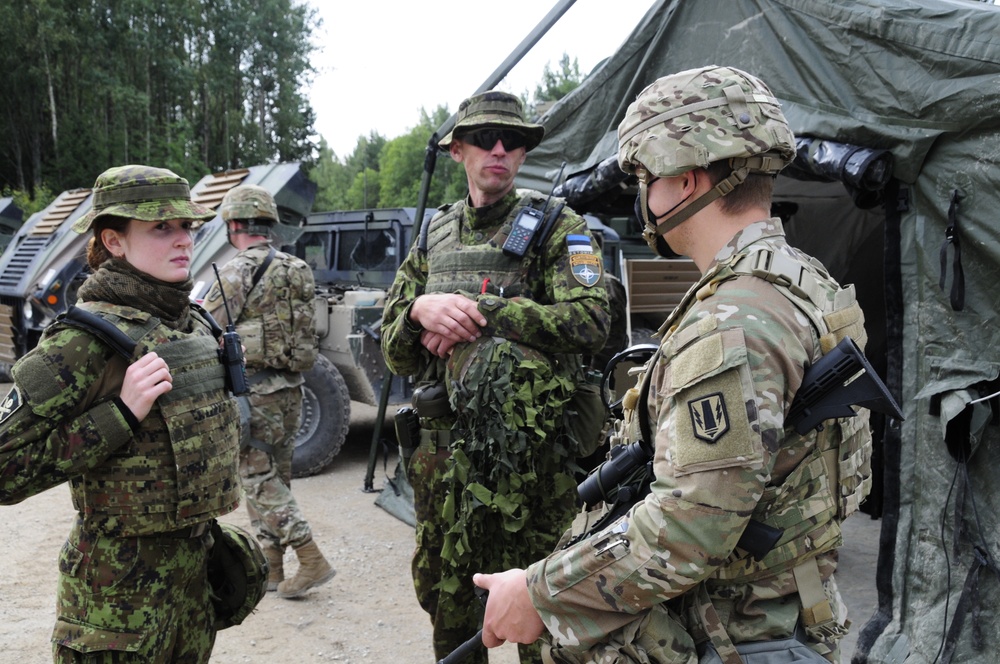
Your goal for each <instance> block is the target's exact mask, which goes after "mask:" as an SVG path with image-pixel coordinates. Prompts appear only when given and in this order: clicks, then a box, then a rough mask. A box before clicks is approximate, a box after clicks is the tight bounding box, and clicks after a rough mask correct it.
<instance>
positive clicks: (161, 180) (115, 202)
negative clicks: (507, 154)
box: [73, 165, 215, 233]
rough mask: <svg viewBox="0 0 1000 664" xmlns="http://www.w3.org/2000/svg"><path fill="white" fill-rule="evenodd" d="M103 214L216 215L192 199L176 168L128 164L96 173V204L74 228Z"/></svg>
mask: <svg viewBox="0 0 1000 664" xmlns="http://www.w3.org/2000/svg"><path fill="white" fill-rule="evenodd" d="M104 215H108V216H113V217H123V218H125V219H138V220H139V221H167V220H170V219H191V220H194V221H198V222H203V221H207V220H209V219H211V218H212V217H214V216H215V212H214V211H212V210H211V209H209V208H207V207H205V206H203V205H199V204H198V203H195V202H194V201H192V200H191V188H190V187H188V181H187V180H185V179H184V178H182V177H181V176H179V175H177V174H176V173H174V172H173V171H169V170H167V169H165V168H154V167H152V166H139V165H129V166H115V167H114V168H109V169H108V170H106V171H104V172H103V173H101V174H100V175H98V176H97V181H96V182H95V183H94V202H93V206H92V207H91V209H90V212H88V213H87V214H85V215H83V216H82V217H80V218H79V219H77V220H76V222H74V223H73V230H74V231H76V232H77V233H85V232H87V230H88V229H90V227H91V225H92V224H93V223H94V221H95V220H96V219H97V218H99V217H101V216H104Z"/></svg>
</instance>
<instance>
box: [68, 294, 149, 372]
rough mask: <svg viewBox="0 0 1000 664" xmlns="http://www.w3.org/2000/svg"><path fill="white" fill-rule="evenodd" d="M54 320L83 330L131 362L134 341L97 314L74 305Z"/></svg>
mask: <svg viewBox="0 0 1000 664" xmlns="http://www.w3.org/2000/svg"><path fill="white" fill-rule="evenodd" d="M56 320H57V321H59V322H61V323H63V324H64V325H68V326H70V327H75V328H77V329H81V330H85V331H87V332H89V333H91V334H93V335H94V336H95V337H97V338H98V339H100V340H101V341H103V342H104V343H106V344H107V345H108V346H110V347H111V348H112V349H113V350H114V351H115V352H116V353H118V354H119V355H121V356H122V357H124V358H125V359H126V360H129V361H131V359H132V353H134V352H135V341H133V340H132V338H131V337H130V336H128V335H127V334H125V333H124V332H122V331H121V330H119V329H118V328H117V327H115V326H114V325H113V324H112V323H110V322H108V321H106V320H104V319H103V318H101V317H100V316H98V315H97V314H93V313H91V312H89V311H84V310H83V309H80V308H79V307H77V306H75V305H70V307H69V309H67V310H66V311H65V312H63V313H61V314H59V316H57V317H56Z"/></svg>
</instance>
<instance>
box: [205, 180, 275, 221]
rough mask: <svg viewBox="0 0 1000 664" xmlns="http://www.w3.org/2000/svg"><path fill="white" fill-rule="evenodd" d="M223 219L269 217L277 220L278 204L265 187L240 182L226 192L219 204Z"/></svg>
mask: <svg viewBox="0 0 1000 664" xmlns="http://www.w3.org/2000/svg"><path fill="white" fill-rule="evenodd" d="M219 214H221V215H222V219H223V221H230V220H231V219H240V220H243V219H270V220H271V221H278V206H277V205H275V203H274V196H272V195H271V192H269V191H268V190H267V189H264V188H263V187H258V186H257V185H255V184H241V185H240V186H238V187H233V188H232V189H230V190H229V191H227V192H226V195H225V196H224V197H223V199H222V203H220V204H219Z"/></svg>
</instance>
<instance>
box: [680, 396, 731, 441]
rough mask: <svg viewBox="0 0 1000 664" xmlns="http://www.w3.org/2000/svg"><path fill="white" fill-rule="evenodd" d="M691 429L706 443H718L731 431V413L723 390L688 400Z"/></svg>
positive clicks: (695, 435)
mask: <svg viewBox="0 0 1000 664" xmlns="http://www.w3.org/2000/svg"><path fill="white" fill-rule="evenodd" d="M687 405H688V413H690V415H691V431H692V432H693V433H694V437H695V438H697V439H699V440H704V441H705V442H706V443H716V442H718V440H719V439H720V438H722V436H723V435H725V433H726V432H727V431H729V413H728V411H727V409H726V397H725V395H723V394H722V392H715V393H714V394H708V395H706V396H703V397H701V398H698V399H692V400H691V401H688V403H687Z"/></svg>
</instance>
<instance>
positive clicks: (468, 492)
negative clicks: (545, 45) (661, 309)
mask: <svg viewBox="0 0 1000 664" xmlns="http://www.w3.org/2000/svg"><path fill="white" fill-rule="evenodd" d="M543 131H544V130H543V128H542V127H541V126H540V125H537V124H531V123H528V122H526V121H525V120H524V115H523V108H522V104H521V102H520V100H519V99H517V98H516V97H514V96H512V95H509V94H507V93H502V92H487V93H484V94H480V95H477V96H474V97H472V98H470V99H467V100H465V101H463V102H462V104H461V105H460V106H459V111H458V119H457V122H456V124H455V127H454V129H453V130H452V131H451V132H450V133H449V134H448V135H447V136H445V137H444V139H443V140H441V141H440V146H441V147H442V148H443V149H445V150H448V151H449V153H450V155H451V157H452V158H453V159H454V160H455V161H457V162H459V163H462V164H463V165H464V167H465V170H466V174H467V177H468V182H469V195H468V197H467V198H466V199H465V200H462V201H459V202H457V203H455V204H452V205H444V206H442V207H441V208H440V211H439V212H438V213H437V214H436V215H435V216H434V218H433V219H432V220H431V221H430V222H428V223H427V224H425V225H424V226H425V227H424V228H423V229H422V231H423V233H422V235H421V239H420V240H419V241H418V242H417V244H416V245H415V246H414V248H413V249H411V251H410V254H409V255H408V256H407V258H406V260H405V261H404V262H403V264H402V266H401V267H400V269H399V272H398V273H397V275H396V279H395V282H394V283H393V285H392V288H391V289H390V292H389V295H388V300H387V303H386V306H385V317H384V320H383V324H382V350H383V354H384V356H385V359H386V363H387V364H388V366H389V368H390V369H391V370H392V371H393V372H394V373H396V374H398V375H413V376H415V377H416V378H417V381H418V386H417V389H416V394H415V396H414V406H415V409H416V412H417V414H418V415H419V416H420V417H419V422H420V431H419V435H418V437H419V441H415V442H419V445H415V447H416V449H402V450H401V452H402V454H403V456H404V458H407V457H408V462H407V464H406V470H407V476H408V479H409V481H410V483H411V484H412V486H413V492H414V506H415V510H416V518H417V522H418V523H417V533H416V536H417V546H416V551H415V554H414V558H413V564H412V567H413V578H414V587H415V590H416V593H417V597H418V599H419V601H420V604H421V606H422V607H423V608H424V609H425V610H426V611H427V612H428V613H429V614H430V615H431V622H432V624H433V625H434V651H435V654H436V655H437V657H438V658H440V657H443V656H445V655H446V654H448V653H449V652H451V651H452V650H453V649H454V648H456V647H457V646H458V645H460V644H461V643H462V642H463V641H465V640H466V639H467V638H468V637H469V636H471V635H472V634H474V633H475V632H476V631H477V630H478V629H479V620H480V615H481V607H480V609H479V610H477V607H479V606H480V605H479V603H478V602H477V601H476V600H475V597H474V594H473V587H472V581H471V577H472V573H473V572H475V571H478V570H481V569H490V570H496V571H499V570H501V569H505V568H506V567H508V566H510V565H512V564H526V563H528V562H530V561H531V560H534V559H536V558H537V557H538V556H540V555H544V553H545V552H547V551H550V550H551V549H552V547H553V546H554V545H555V543H556V541H557V540H558V537H559V534H560V533H561V532H562V530H563V529H564V528H565V527H566V526H567V525H568V523H569V520H570V519H571V518H572V512H573V511H574V499H575V496H574V491H573V487H574V485H575V478H574V476H573V470H574V468H575V459H576V458H577V457H579V456H585V455H586V454H587V453H588V452H592V451H593V449H594V448H595V447H596V445H597V441H598V439H599V432H597V433H596V434H595V433H593V432H591V433H590V434H586V433H570V429H569V427H568V426H567V420H569V419H574V418H575V419H576V420H578V421H579V420H581V418H579V417H575V416H576V415H578V414H579V413H577V412H576V410H577V409H578V410H582V408H580V407H579V406H576V405H574V402H573V399H574V394H575V393H576V392H577V386H578V385H579V384H580V383H582V382H583V381H584V372H583V369H582V367H583V355H585V354H591V353H595V352H597V351H599V350H600V349H601V347H602V346H603V344H604V341H605V338H606V336H607V328H608V324H609V322H608V321H609V314H608V311H607V309H608V305H607V300H606V295H605V291H604V287H603V279H602V276H603V272H602V269H601V261H600V256H599V255H598V254H597V253H596V248H595V247H596V245H595V244H594V241H593V239H592V238H591V236H590V234H589V232H588V231H587V226H586V224H585V222H584V220H583V219H582V218H581V217H579V216H578V215H577V214H575V213H574V212H572V211H571V210H570V209H569V208H568V207H561V208H560V207H559V206H560V205H561V203H562V202H561V200H558V199H554V200H553V201H552V202H551V203H550V205H549V207H548V212H547V213H546V219H549V218H551V219H552V221H553V223H552V224H551V227H550V229H549V231H548V235H547V237H545V238H544V242H539V243H538V244H537V245H536V244H533V243H528V246H527V249H526V251H525V252H524V256H523V258H519V257H517V256H514V255H508V254H507V253H504V251H503V250H502V248H501V247H502V246H503V245H504V243H505V240H506V239H507V238H508V236H509V235H510V234H511V229H512V226H513V225H514V223H515V219H517V217H518V215H519V213H521V212H522V211H524V210H525V208H533V209H534V210H536V211H537V213H538V214H539V215H540V214H541V212H542V208H543V207H545V202H546V198H545V197H544V196H542V195H541V194H540V193H538V192H535V191H530V190H516V189H515V188H514V177H515V175H516V174H517V171H518V169H519V168H520V166H521V164H522V163H523V162H524V159H525V155H526V153H527V151H529V150H531V149H533V148H534V147H535V146H536V145H538V143H539V142H540V141H541V139H542V135H543ZM560 209H561V211H559V210H560ZM546 225H547V224H546V223H545V222H541V223H539V224H538V229H537V230H536V235H535V236H534V237H535V238H536V240H537V239H538V237H539V235H544V233H545V231H543V230H542V229H543V228H545V226H546ZM599 408H600V405H599V403H598V409H599ZM593 412H597V410H596V409H595V410H593ZM591 438H592V439H591ZM411 454H412V456H410V455H411ZM518 561H520V562H518ZM521 654H522V661H527V660H537V658H538V650H537V647H531V648H525V650H523V651H522V653H521ZM475 658H477V659H478V661H483V662H484V661H485V653H482V652H481V653H478V654H477V655H476V656H475Z"/></svg>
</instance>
